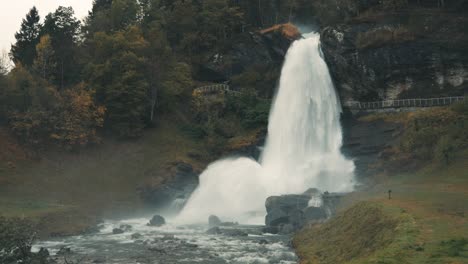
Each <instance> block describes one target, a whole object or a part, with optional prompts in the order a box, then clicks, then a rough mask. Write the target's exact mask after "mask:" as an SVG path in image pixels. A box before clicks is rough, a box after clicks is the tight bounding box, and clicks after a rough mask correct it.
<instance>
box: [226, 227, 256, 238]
mask: <svg viewBox="0 0 468 264" xmlns="http://www.w3.org/2000/svg"><path fill="white" fill-rule="evenodd" d="M222 234H223V235H226V236H232V237H239V236H248V235H249V234H247V233H246V232H244V231H242V230H239V229H225V230H222Z"/></svg>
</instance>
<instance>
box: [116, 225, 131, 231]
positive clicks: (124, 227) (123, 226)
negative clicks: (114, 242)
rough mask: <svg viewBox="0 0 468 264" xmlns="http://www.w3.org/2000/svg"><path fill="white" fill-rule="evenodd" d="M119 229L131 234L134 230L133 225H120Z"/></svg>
mask: <svg viewBox="0 0 468 264" xmlns="http://www.w3.org/2000/svg"><path fill="white" fill-rule="evenodd" d="M119 229H122V230H123V231H125V232H129V231H131V230H132V226H131V225H120V227H119Z"/></svg>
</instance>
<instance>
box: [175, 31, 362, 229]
mask: <svg viewBox="0 0 468 264" xmlns="http://www.w3.org/2000/svg"><path fill="white" fill-rule="evenodd" d="M340 113H341V106H340V102H339V99H338V97H337V95H336V92H335V88H334V87H333V83H332V80H331V77H330V74H329V71H328V67H327V65H326V63H325V61H324V60H323V58H322V54H321V50H320V36H319V34H317V33H310V34H307V35H305V38H304V39H301V40H298V41H295V42H294V43H293V44H292V46H291V47H290V49H289V51H288V53H287V55H286V60H285V63H284V66H283V69H282V72H281V79H280V83H279V89H278V92H277V95H276V98H275V100H274V103H273V105H272V108H271V112H270V119H269V126H268V137H267V140H266V144H265V147H264V150H263V153H262V155H261V157H260V160H259V161H258V162H257V161H255V160H253V159H250V158H245V157H236V158H228V159H223V160H220V161H216V162H214V163H213V164H211V165H210V166H209V167H208V168H207V169H206V170H205V171H204V172H203V173H202V174H201V175H200V185H199V187H198V188H197V189H196V190H195V192H194V193H193V194H192V196H191V197H190V199H189V200H188V201H187V204H186V205H185V207H184V209H183V210H182V211H181V213H180V214H179V216H178V217H177V219H176V222H180V223H206V221H207V219H208V216H209V215H212V214H213V215H217V216H219V217H220V218H221V219H223V220H226V221H239V222H241V223H243V224H263V220H264V216H265V214H266V213H265V199H266V198H267V197H268V196H271V195H280V194H293V193H302V192H304V191H306V190H307V189H309V188H312V187H314V188H318V189H320V190H322V191H330V192H346V191H351V190H352V188H353V185H354V183H353V178H354V174H353V171H354V163H353V162H352V161H350V160H347V159H346V158H345V157H344V156H343V155H342V154H341V152H340V148H341V145H342V131H341V126H340V122H339V118H340Z"/></svg>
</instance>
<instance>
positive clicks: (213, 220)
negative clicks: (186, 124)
mask: <svg viewBox="0 0 468 264" xmlns="http://www.w3.org/2000/svg"><path fill="white" fill-rule="evenodd" d="M221 224H222V222H221V219H219V217H217V216H216V215H210V217H208V226H210V227H215V226H220V225H221Z"/></svg>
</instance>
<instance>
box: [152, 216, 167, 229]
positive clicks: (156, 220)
mask: <svg viewBox="0 0 468 264" xmlns="http://www.w3.org/2000/svg"><path fill="white" fill-rule="evenodd" d="M165 224H166V220H165V219H164V217H162V216H160V215H155V216H153V218H151V220H150V222H149V223H148V225H149V226H156V227H160V226H163V225H165Z"/></svg>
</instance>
